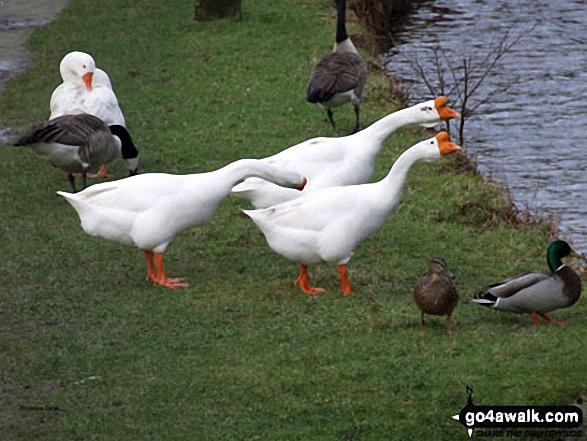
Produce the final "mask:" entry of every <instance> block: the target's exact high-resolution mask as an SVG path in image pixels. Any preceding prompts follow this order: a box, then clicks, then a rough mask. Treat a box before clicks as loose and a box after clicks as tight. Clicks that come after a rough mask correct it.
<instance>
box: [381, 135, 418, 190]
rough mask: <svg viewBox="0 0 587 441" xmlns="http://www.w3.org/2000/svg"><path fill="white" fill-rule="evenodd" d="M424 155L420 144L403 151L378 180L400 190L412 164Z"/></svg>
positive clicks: (388, 186)
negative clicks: (385, 174)
mask: <svg viewBox="0 0 587 441" xmlns="http://www.w3.org/2000/svg"><path fill="white" fill-rule="evenodd" d="M424 157H425V151H424V148H423V147H422V145H421V144H416V145H415V146H413V147H411V148H409V149H408V150H406V151H405V152H403V153H402V154H401V155H400V157H399V158H397V160H396V161H395V162H394V164H393V166H392V167H391V170H389V173H388V174H387V176H386V177H385V178H383V179H382V180H381V181H380V182H381V183H382V185H383V186H384V187H387V188H391V189H398V190H399V191H401V190H402V189H403V186H404V184H405V182H406V180H407V178H408V174H409V172H410V169H411V168H412V166H413V165H414V164H415V163H416V162H418V161H419V160H420V159H423V158H424Z"/></svg>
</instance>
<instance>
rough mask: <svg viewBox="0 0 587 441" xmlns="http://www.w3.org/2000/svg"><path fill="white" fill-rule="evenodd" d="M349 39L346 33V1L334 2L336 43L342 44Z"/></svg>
mask: <svg viewBox="0 0 587 441" xmlns="http://www.w3.org/2000/svg"><path fill="white" fill-rule="evenodd" d="M347 38H349V36H348V34H347V31H346V1H345V0H338V1H337V2H336V43H337V44H339V43H342V42H343V41H344V40H346V39H347Z"/></svg>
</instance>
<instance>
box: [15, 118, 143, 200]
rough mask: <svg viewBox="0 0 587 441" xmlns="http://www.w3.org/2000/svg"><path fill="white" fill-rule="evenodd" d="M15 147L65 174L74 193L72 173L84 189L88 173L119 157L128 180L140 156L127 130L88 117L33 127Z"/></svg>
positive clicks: (49, 122)
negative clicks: (124, 166) (123, 162)
mask: <svg viewBox="0 0 587 441" xmlns="http://www.w3.org/2000/svg"><path fill="white" fill-rule="evenodd" d="M14 145H15V146H17V147H20V146H29V147H30V148H31V149H32V151H33V152H34V153H35V154H36V155H37V156H38V157H40V158H41V159H44V160H45V161H47V162H48V163H49V164H51V165H52V166H54V167H56V168H58V169H60V170H63V171H64V172H65V173H67V180H68V181H69V183H70V184H71V187H72V189H73V191H74V192H76V191H77V189H76V187H75V178H74V176H73V173H81V176H82V183H83V188H85V187H86V175H87V173H88V172H89V171H90V170H94V169H97V168H98V167H100V166H102V165H104V164H107V163H109V162H111V161H112V160H114V158H116V156H117V155H118V154H119V153H121V154H122V157H123V159H124V160H125V162H126V165H127V168H128V171H129V176H133V175H136V174H137V166H138V157H139V152H138V151H137V149H136V147H135V146H134V144H133V143H132V141H130V137H129V136H128V132H127V131H126V129H125V128H124V127H122V126H119V125H111V126H107V125H106V124H105V123H104V121H102V120H101V119H100V118H98V117H95V116H93V115H90V114H87V113H81V114H77V115H63V116H59V117H57V118H53V119H51V120H49V121H47V122H45V123H42V124H38V125H35V126H33V127H31V128H30V130H29V131H28V133H27V134H26V135H25V136H23V137H22V138H20V139H19V140H18V141H16V142H15V144H14Z"/></svg>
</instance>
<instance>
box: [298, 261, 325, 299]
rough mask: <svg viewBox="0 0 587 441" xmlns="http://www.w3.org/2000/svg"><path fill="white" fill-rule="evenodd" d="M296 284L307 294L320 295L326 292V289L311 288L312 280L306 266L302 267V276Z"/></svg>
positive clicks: (302, 265)
mask: <svg viewBox="0 0 587 441" xmlns="http://www.w3.org/2000/svg"><path fill="white" fill-rule="evenodd" d="M295 284H296V285H299V286H300V289H301V290H302V291H303V292H305V293H306V294H320V293H323V292H326V290H325V289H322V288H315V287H313V286H310V278H309V277H308V266H307V265H304V264H301V265H300V275H299V276H298V278H297V279H296V281H295Z"/></svg>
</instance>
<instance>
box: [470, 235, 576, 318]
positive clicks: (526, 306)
mask: <svg viewBox="0 0 587 441" xmlns="http://www.w3.org/2000/svg"><path fill="white" fill-rule="evenodd" d="M567 256H571V257H581V258H584V257H583V256H582V255H581V254H579V253H577V252H576V251H574V250H573V249H572V248H571V247H570V246H569V244H568V243H566V242H565V241H562V240H555V241H554V242H552V243H551V244H550V245H549V247H548V249H547V251H546V261H547V263H548V268H549V269H550V273H546V272H538V271H537V272H532V273H527V274H522V275H519V276H516V277H513V278H511V279H507V280H505V281H503V282H500V283H495V284H493V285H489V286H488V287H486V288H485V289H484V290H483V291H482V292H480V293H479V294H477V296H476V298H474V299H472V301H473V302H475V303H479V304H480V305H483V306H488V307H490V308H494V309H497V310H499V311H506V312H515V313H526V314H531V315H532V320H533V322H534V325H535V326H538V325H539V321H538V315H540V316H542V317H543V318H544V319H546V321H547V322H548V323H550V324H551V325H564V324H565V323H564V322H559V321H556V320H554V319H552V318H551V317H549V316H548V315H546V313H547V312H550V311H554V310H555V309H561V308H568V307H569V306H573V305H574V304H575V303H576V302H577V300H579V297H580V296H581V280H580V279H579V276H578V275H577V273H576V272H575V271H574V270H573V269H571V268H569V267H568V266H566V265H564V264H563V262H562V260H561V259H562V258H563V257H567Z"/></svg>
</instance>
